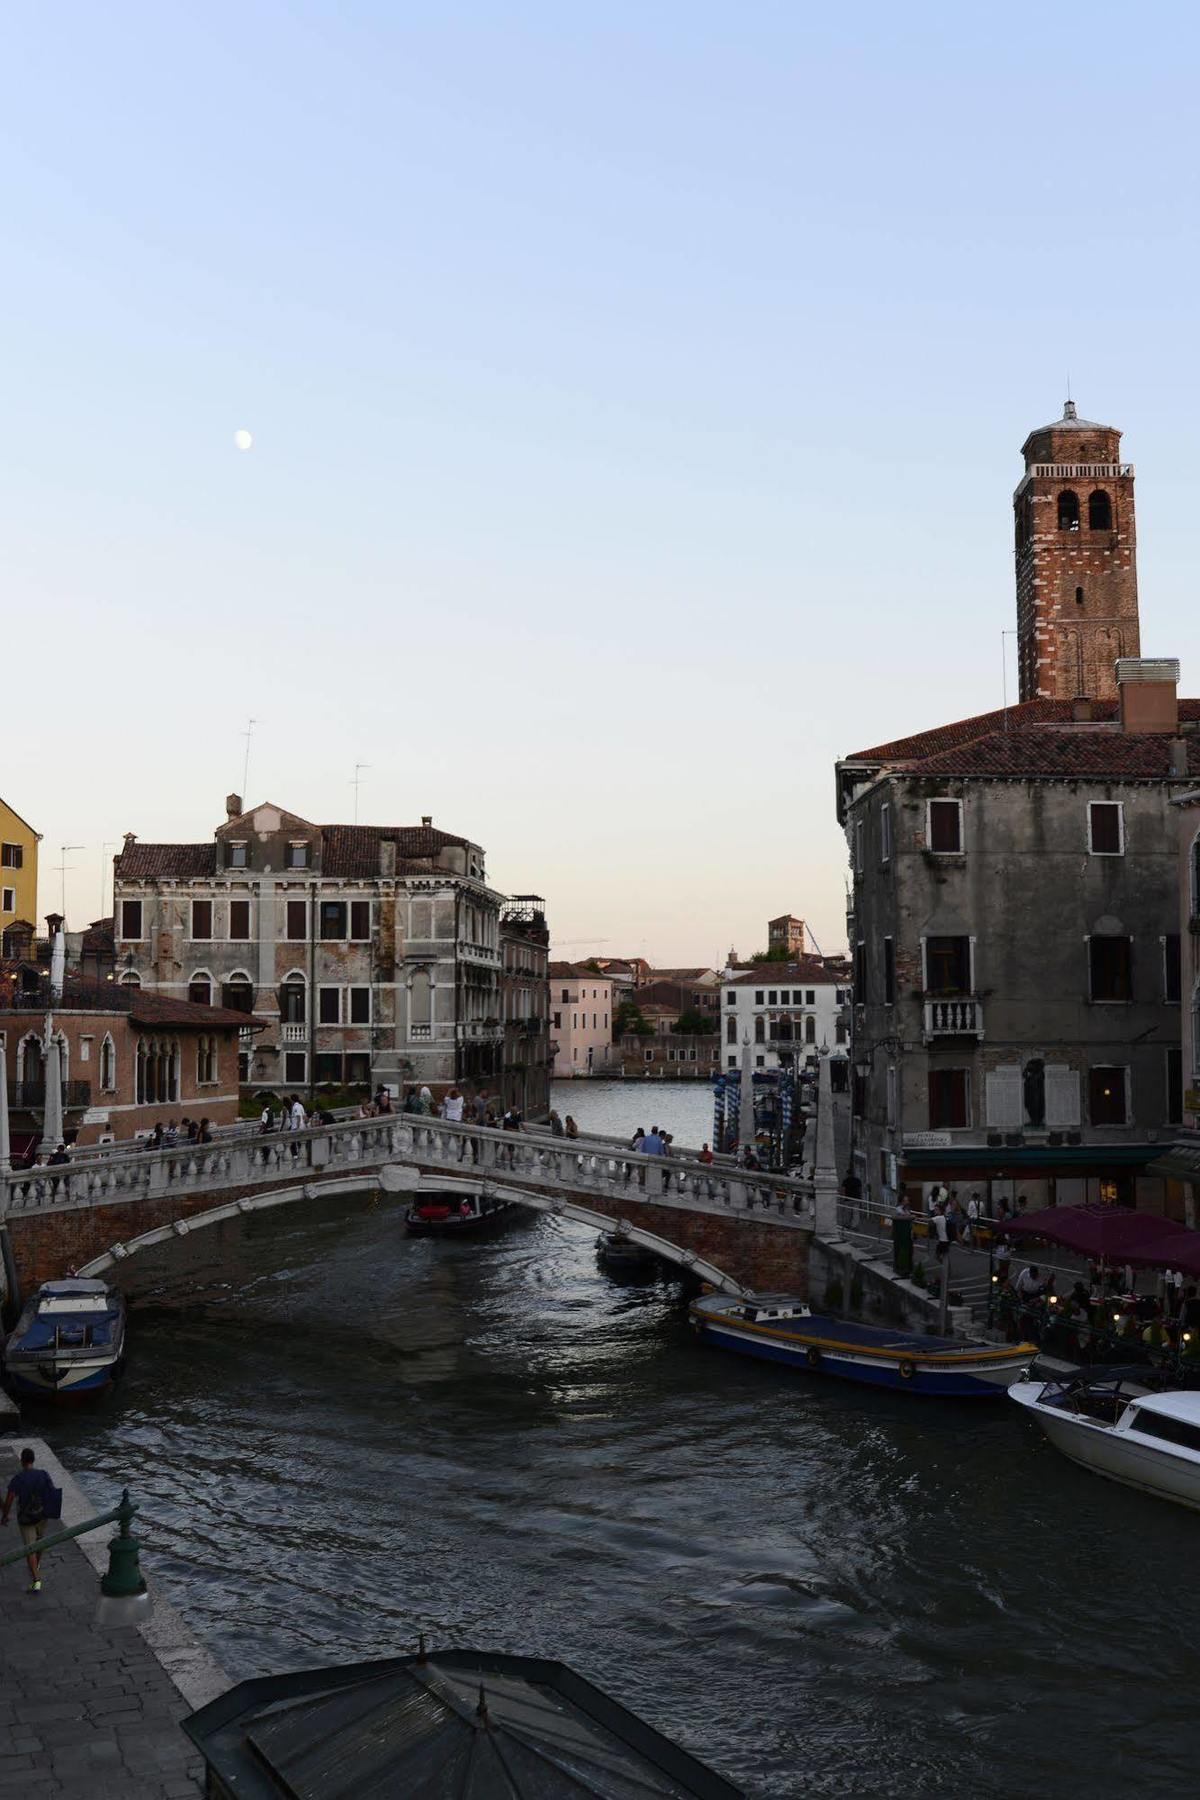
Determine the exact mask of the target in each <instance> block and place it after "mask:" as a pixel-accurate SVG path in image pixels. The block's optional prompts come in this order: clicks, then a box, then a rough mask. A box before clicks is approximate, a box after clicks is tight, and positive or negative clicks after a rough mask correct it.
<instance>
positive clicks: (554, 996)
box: [549, 962, 613, 1077]
mask: <svg viewBox="0 0 1200 1800" xmlns="http://www.w3.org/2000/svg"><path fill="white" fill-rule="evenodd" d="M549 974H550V1036H551V1037H552V1038H553V1040H554V1042H555V1044H556V1045H557V1046H558V1048H557V1050H556V1051H555V1056H554V1073H555V1075H556V1076H560V1077H561V1076H569V1075H592V1074H598V1073H599V1072H600V1070H601V1069H608V1068H610V1067H611V1066H612V1062H613V1036H612V1011H613V983H612V980H611V979H610V977H609V976H607V975H599V974H597V972H596V970H595V969H593V968H591V967H589V965H588V964H587V963H569V962H552V963H551V964H550V970H549Z"/></svg>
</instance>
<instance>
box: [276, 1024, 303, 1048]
mask: <svg viewBox="0 0 1200 1800" xmlns="http://www.w3.org/2000/svg"><path fill="white" fill-rule="evenodd" d="M279 1039H280V1042H281V1043H284V1044H307V1042H308V1026H307V1025H303V1024H301V1025H281V1026H280V1027H279Z"/></svg>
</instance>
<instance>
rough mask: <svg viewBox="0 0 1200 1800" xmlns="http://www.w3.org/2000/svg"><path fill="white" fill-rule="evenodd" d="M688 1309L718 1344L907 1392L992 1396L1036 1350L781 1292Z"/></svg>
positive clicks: (705, 1299) (708, 1297)
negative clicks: (851, 1315) (891, 1322)
mask: <svg viewBox="0 0 1200 1800" xmlns="http://www.w3.org/2000/svg"><path fill="white" fill-rule="evenodd" d="M688 1310H689V1312H690V1315H691V1320H692V1324H693V1326H694V1327H695V1329H696V1330H697V1331H698V1332H699V1334H700V1336H701V1337H702V1338H704V1339H706V1340H707V1341H708V1342H709V1343H713V1344H717V1345H719V1346H720V1347H721V1348H722V1349H724V1350H736V1351H738V1352H740V1354H741V1355H743V1356H757V1357H761V1358H762V1359H763V1360H764V1361H765V1362H775V1363H784V1364H786V1365H787V1366H788V1367H790V1368H797V1369H806V1370H808V1371H810V1372H811V1373H813V1374H821V1375H836V1376H840V1377H841V1378H842V1379H843V1380H845V1381H858V1382H863V1383H865V1384H866V1385H868V1386H869V1387H883V1388H897V1389H899V1390H900V1391H902V1392H907V1393H910V1394H939V1395H942V1396H943V1397H947V1398H954V1399H979V1398H990V1397H996V1396H999V1395H1001V1394H1003V1393H1005V1392H1006V1391H1007V1389H1008V1388H1009V1387H1010V1386H1011V1385H1012V1383H1013V1382H1015V1381H1018V1380H1019V1379H1020V1377H1021V1376H1022V1374H1023V1373H1024V1372H1025V1370H1026V1369H1027V1368H1028V1366H1029V1362H1030V1359H1031V1358H1032V1357H1034V1356H1036V1355H1037V1348H1036V1346H1035V1345H1033V1344H987V1343H984V1342H982V1341H981V1340H978V1339H968V1338H949V1337H928V1336H925V1335H923V1334H922V1333H919V1332H911V1331H897V1330H893V1329H892V1327H891V1326H887V1325H864V1324H860V1323H859V1322H858V1321H857V1320H855V1319H839V1318H837V1317H835V1316H834V1315H832V1314H830V1313H815V1312H813V1311H812V1310H811V1308H810V1307H809V1306H808V1305H807V1303H806V1302H805V1301H803V1300H799V1299H796V1298H794V1297H792V1296H790V1295H787V1294H759V1295H754V1296H751V1297H748V1298H743V1299H735V1298H734V1297H733V1296H731V1295H729V1294H719V1293H713V1294H703V1295H701V1297H700V1298H699V1299H698V1300H693V1302H692V1304H691V1306H690V1307H689V1309H688Z"/></svg>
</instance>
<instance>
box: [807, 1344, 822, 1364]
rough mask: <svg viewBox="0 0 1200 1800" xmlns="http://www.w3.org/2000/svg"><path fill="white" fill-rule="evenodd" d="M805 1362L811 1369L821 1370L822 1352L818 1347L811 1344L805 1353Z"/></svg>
mask: <svg viewBox="0 0 1200 1800" xmlns="http://www.w3.org/2000/svg"><path fill="white" fill-rule="evenodd" d="M804 1360H805V1362H806V1363H807V1364H808V1366H809V1368H810V1369H819V1368H820V1366H821V1352H820V1351H819V1350H818V1349H817V1346H816V1345H815V1344H810V1345H809V1346H808V1349H807V1350H806V1351H805V1352H804Z"/></svg>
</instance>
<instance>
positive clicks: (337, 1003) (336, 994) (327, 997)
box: [317, 987, 342, 1025]
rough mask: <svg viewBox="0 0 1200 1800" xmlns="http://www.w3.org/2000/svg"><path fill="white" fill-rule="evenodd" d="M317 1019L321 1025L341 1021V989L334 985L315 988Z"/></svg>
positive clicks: (339, 1022) (335, 1023)
mask: <svg viewBox="0 0 1200 1800" xmlns="http://www.w3.org/2000/svg"><path fill="white" fill-rule="evenodd" d="M317 1020H318V1022H319V1023H320V1024H322V1025H340V1024H341V1022H342V990H341V988H335V987H323V988H318V989H317Z"/></svg>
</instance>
